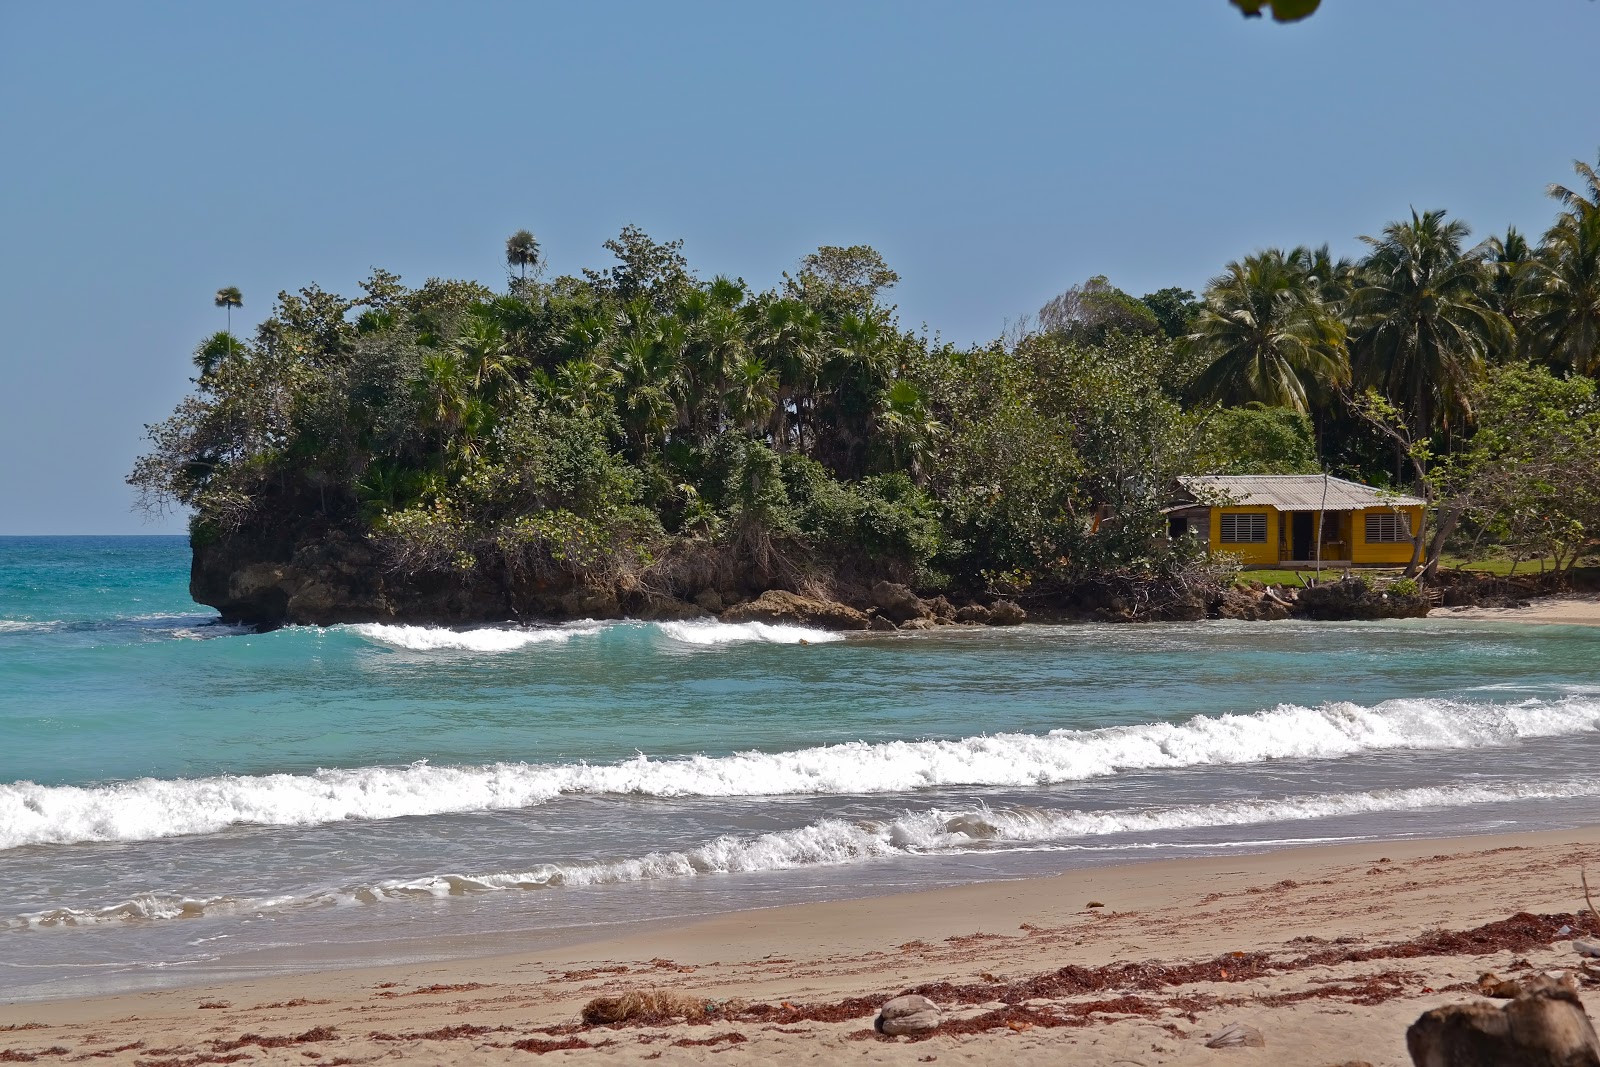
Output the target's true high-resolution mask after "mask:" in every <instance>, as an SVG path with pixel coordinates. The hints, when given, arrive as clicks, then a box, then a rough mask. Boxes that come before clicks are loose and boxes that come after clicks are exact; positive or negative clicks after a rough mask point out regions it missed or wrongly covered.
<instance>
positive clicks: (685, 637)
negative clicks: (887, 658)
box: [655, 620, 844, 645]
mask: <svg viewBox="0 0 1600 1067" xmlns="http://www.w3.org/2000/svg"><path fill="white" fill-rule="evenodd" d="M655 625H656V626H657V628H658V629H659V630H660V631H661V633H662V634H664V635H665V636H667V637H669V638H671V639H672V640H674V641H681V642H683V643H684V644H689V645H732V644H741V643H744V642H748V641H762V642H766V643H767V644H774V645H799V644H821V643H823V642H826V641H842V640H844V635H843V634H838V633H834V632H833V631H831V630H813V629H811V628H809V627H805V626H785V625H776V624H772V623H765V622H715V621H713V620H703V621H702V620H692V621H689V622H663V623H657V624H655Z"/></svg>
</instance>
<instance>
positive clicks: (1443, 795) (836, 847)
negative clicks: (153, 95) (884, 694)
mask: <svg viewBox="0 0 1600 1067" xmlns="http://www.w3.org/2000/svg"><path fill="white" fill-rule="evenodd" d="M1597 795H1600V778H1572V779H1565V780H1559V781H1552V782H1540V783H1508V784H1495V785H1468V786H1441V787H1431V788H1416V789H1378V790H1371V791H1367V792H1359V793H1335V794H1316V795H1309V796H1295V797H1285V798H1281V799H1276V800H1266V799H1253V800H1234V801H1222V802H1217V803H1210V804H1187V805H1178V806H1171V807H1150V808H1122V809H1110V810H1105V811H1078V810H1052V809H1045V808H1020V807H1019V808H1006V809H990V808H975V809H971V810H967V811H957V812H950V811H942V810H939V809H930V810H926V811H919V812H910V811H908V812H906V813H905V814H903V815H900V816H898V817H896V818H894V819H886V820H859V821H854V820H848V819H839V818H824V819H819V820H817V821H816V822H813V823H810V824H808V825H805V826H801V827H796V828H794V829H788V830H777V831H773V832H771V833H764V834H754V835H744V836H741V835H732V834H729V835H724V836H721V837H717V838H715V839H713V840H711V841H708V842H706V843H704V844H702V845H699V846H697V847H695V848H690V849H685V850H682V851H662V852H651V853H648V854H646V855H643V856H638V857H632V858H623V859H614V860H604V861H597V862H588V863H546V864H540V865H538V866H535V867H532V868H530V869H528V870H525V871H500V872H493V873H477V874H456V873H444V874H433V875H427V876H424V877H420V878H411V879H386V880H383V881H378V882H373V883H370V884H362V885H354V886H345V887H342V888H338V889H323V890H314V891H311V892H307V893H302V894H285V895H279V896H275V897H265V898H249V897H231V896H221V897H211V898H196V897H187V896H182V895H179V894H172V893H159V892H153V893H146V894H141V895H139V896H136V897H133V898H130V899H128V900H124V901H120V902H118V903H116V904H111V905H108V906H105V907H98V908H71V907H60V908H53V909H50V910H48V911H41V912H34V913H31V914H28V915H22V916H18V917H16V918H14V919H9V920H6V921H4V922H0V928H3V929H39V928H49V927H61V926H89V925H101V924H107V923H126V922H149V921H156V920H164V919H188V918H200V917H202V916H206V917H216V916H220V915H228V914H258V913H263V912H265V913H272V912H279V911H285V910H298V909H302V908H320V907H335V906H349V905H359V904H376V903H382V902H385V901H394V900H406V899H443V898H448V897H457V896H468V895H473V894H478V893H493V892H501V891H505V890H515V889H521V890H539V889H554V888H558V887H562V886H595V885H616V884H621V883H627V882H643V881H651V880H655V879H671V878H692V877H696V876H700V875H717V874H742V873H754V872H761V871H780V870H792V869H796V868H804V867H837V866H843V865H849V864H854V863H862V862H867V861H870V860H874V859H879V858H883V857H892V856H909V855H936V854H940V853H950V852H964V851H972V850H975V849H1005V848H1007V847H1008V846H1010V847H1040V846H1047V847H1048V846H1055V847H1068V848H1070V847H1073V846H1074V844H1075V843H1078V842H1082V841H1083V840H1085V839H1092V838H1097V837H1105V836H1109V835H1113V834H1123V833H1151V832H1161V831H1171V830H1191V829H1200V828H1207V827H1224V826H1250V825H1259V824H1264V823H1278V822H1297V821H1306V820H1315V819H1326V818H1333V817H1337V816H1346V815H1363V814H1371V813H1378V812H1399V811H1412V810H1418V809H1425V808H1445V807H1460V806H1470V805H1476V804H1498V803H1506V802H1511V801H1526V800H1556V799H1565V798H1572V797H1592V796H1597ZM1084 847H1093V846H1084Z"/></svg>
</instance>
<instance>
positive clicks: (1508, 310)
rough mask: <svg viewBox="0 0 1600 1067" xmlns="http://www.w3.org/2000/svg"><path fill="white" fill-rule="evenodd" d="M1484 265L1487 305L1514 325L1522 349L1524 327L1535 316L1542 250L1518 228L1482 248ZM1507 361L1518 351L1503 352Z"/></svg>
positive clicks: (1487, 242)
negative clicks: (1533, 311) (1530, 242)
mask: <svg viewBox="0 0 1600 1067" xmlns="http://www.w3.org/2000/svg"><path fill="white" fill-rule="evenodd" d="M1480 252H1481V254H1482V255H1483V257H1484V265H1485V266H1486V267H1487V268H1488V271H1489V277H1488V285H1487V288H1486V289H1485V291H1484V300H1485V302H1486V303H1487V304H1488V305H1489V306H1490V307H1492V308H1494V310H1496V311H1498V312H1499V313H1500V314H1502V315H1504V316H1505V317H1506V321H1507V322H1509V323H1510V324H1511V329H1512V334H1513V337H1512V340H1513V342H1514V343H1515V344H1516V346H1517V347H1520V342H1521V340H1522V338H1521V334H1522V328H1523V326H1524V325H1525V324H1526V323H1527V320H1528V316H1529V315H1530V314H1532V298H1533V295H1534V292H1533V290H1534V288H1535V286H1536V281H1535V279H1536V277H1537V275H1538V272H1539V268H1540V266H1541V264H1540V256H1539V250H1538V249H1536V248H1534V247H1533V246H1532V245H1530V244H1529V243H1528V239H1527V238H1526V237H1524V236H1522V234H1520V233H1518V232H1517V228H1516V227H1515V226H1510V227H1507V228H1506V232H1505V236H1504V237H1490V238H1488V239H1487V240H1486V241H1484V242H1483V244H1482V245H1481V246H1480ZM1502 355H1503V356H1504V357H1506V358H1508V359H1509V358H1512V357H1514V356H1515V355H1516V353H1515V352H1514V351H1506V352H1503V353H1502Z"/></svg>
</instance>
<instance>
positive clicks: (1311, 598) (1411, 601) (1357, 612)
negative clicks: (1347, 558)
mask: <svg viewBox="0 0 1600 1067" xmlns="http://www.w3.org/2000/svg"><path fill="white" fill-rule="evenodd" d="M1402 588H1405V587H1402ZM1429 607H1431V605H1430V604H1429V603H1428V598H1427V597H1426V596H1425V595H1424V594H1423V593H1422V592H1421V591H1420V590H1419V589H1417V588H1416V587H1415V586H1414V585H1412V586H1411V587H1409V588H1405V591H1404V592H1400V591H1396V590H1395V589H1394V588H1390V589H1380V588H1376V587H1373V586H1369V585H1368V584H1367V583H1366V582H1363V581H1362V580H1361V579H1359V578H1342V579H1340V580H1339V581H1337V582H1328V583H1327V584H1325V585H1315V586H1312V587H1311V588H1310V589H1303V590H1301V591H1300V596H1299V598H1298V600H1297V602H1296V604H1295V614H1297V615H1302V616H1304V617H1306V618H1308V619H1326V620H1345V619H1421V618H1425V617H1426V616H1427V614H1428V609H1429Z"/></svg>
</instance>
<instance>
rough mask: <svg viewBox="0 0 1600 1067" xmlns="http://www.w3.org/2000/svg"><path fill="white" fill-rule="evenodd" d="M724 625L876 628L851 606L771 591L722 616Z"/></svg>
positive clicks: (841, 628) (736, 605) (826, 628)
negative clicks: (761, 624) (784, 624)
mask: <svg viewBox="0 0 1600 1067" xmlns="http://www.w3.org/2000/svg"><path fill="white" fill-rule="evenodd" d="M722 621H723V622H766V623H787V624H788V625H790V626H816V627H820V628H821V629H824V630H866V629H869V628H870V627H871V626H872V620H871V619H869V618H867V616H866V615H864V614H862V613H861V612H859V611H857V610H856V609H855V608H852V607H849V606H848V605H845V604H840V603H837V602H835V601H832V600H817V599H815V598H812V597H804V596H800V595H799V594H798V593H791V592H788V591H787V590H784V589H768V590H767V591H766V592H765V593H762V594H761V595H760V596H758V597H756V598H755V599H754V600H747V601H745V602H744V603H743V604H735V605H734V606H733V607H731V608H729V609H728V610H727V611H724V612H723V613H722Z"/></svg>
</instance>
